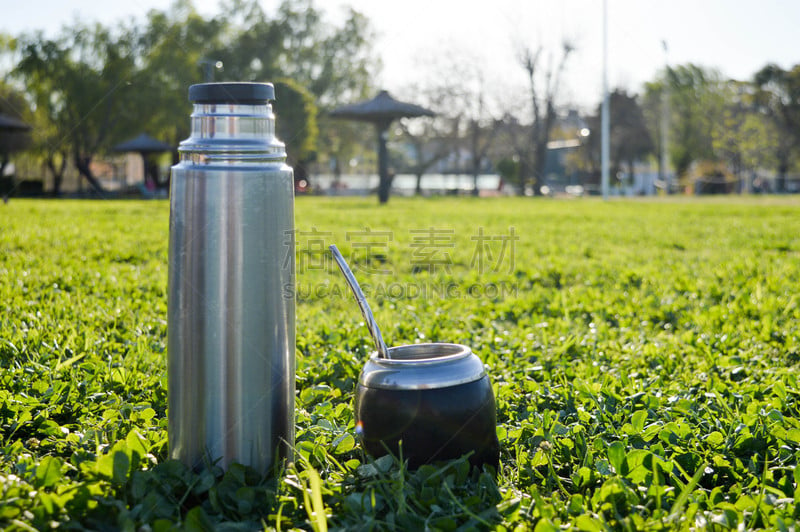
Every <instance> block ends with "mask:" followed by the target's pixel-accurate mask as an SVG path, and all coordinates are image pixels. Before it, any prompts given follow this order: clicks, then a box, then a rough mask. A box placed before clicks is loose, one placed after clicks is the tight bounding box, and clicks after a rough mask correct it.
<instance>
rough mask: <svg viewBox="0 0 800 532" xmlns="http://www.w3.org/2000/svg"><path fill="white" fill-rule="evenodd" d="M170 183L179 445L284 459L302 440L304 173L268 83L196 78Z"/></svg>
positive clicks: (198, 461)
mask: <svg viewBox="0 0 800 532" xmlns="http://www.w3.org/2000/svg"><path fill="white" fill-rule="evenodd" d="M189 99H190V100H191V101H192V102H193V104H194V110H193V112H192V117H191V122H192V129H191V135H190V137H189V138H188V139H187V140H185V141H183V142H182V143H181V145H180V148H179V152H180V162H179V163H178V164H177V165H175V166H174V167H173V168H172V174H171V183H170V223H169V280H168V283H169V284H168V291H169V296H168V297H169V300H168V386H169V389H168V398H169V399H168V405H169V412H168V420H169V421H168V423H169V446H170V455H171V457H173V458H176V459H179V460H181V461H183V462H184V463H186V464H187V465H190V466H192V467H199V466H202V465H203V464H204V463H216V464H218V465H221V466H223V467H227V466H228V465H229V464H231V463H233V462H236V463H240V464H244V465H247V466H251V467H253V468H255V469H256V470H259V471H262V472H270V471H273V470H274V469H275V468H277V467H280V464H281V462H282V460H283V459H285V458H287V457H289V456H290V453H291V450H290V449H291V446H293V444H294V388H295V360H294V356H295V302H294V180H293V175H292V169H291V168H290V167H288V166H287V165H286V163H285V158H286V154H285V150H284V145H283V144H282V143H281V142H280V141H278V140H277V139H276V138H275V121H274V115H273V114H272V108H271V106H270V104H269V101H270V100H273V99H274V88H273V87H272V85H270V84H261V83H207V84H201V85H193V86H192V87H190V89H189Z"/></svg>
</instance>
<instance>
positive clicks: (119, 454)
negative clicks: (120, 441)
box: [111, 451, 131, 486]
mask: <svg viewBox="0 0 800 532" xmlns="http://www.w3.org/2000/svg"><path fill="white" fill-rule="evenodd" d="M112 452H113V455H112V456H113V461H114V465H113V473H112V475H111V480H112V481H113V482H114V483H115V484H118V485H120V486H121V485H123V484H125V483H126V482H127V481H128V471H129V469H130V467H131V461H130V458H128V455H127V454H126V453H125V452H124V451H112Z"/></svg>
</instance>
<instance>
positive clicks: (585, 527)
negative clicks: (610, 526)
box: [575, 514, 604, 532]
mask: <svg viewBox="0 0 800 532" xmlns="http://www.w3.org/2000/svg"><path fill="white" fill-rule="evenodd" d="M575 526H576V527H578V530H581V531H583V532H602V531H603V530H604V527H603V523H602V521H598V520H597V519H595V518H594V517H592V516H590V515H586V514H583V515H579V516H578V517H576V518H575Z"/></svg>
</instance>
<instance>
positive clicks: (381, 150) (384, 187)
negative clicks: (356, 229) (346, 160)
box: [330, 90, 435, 203]
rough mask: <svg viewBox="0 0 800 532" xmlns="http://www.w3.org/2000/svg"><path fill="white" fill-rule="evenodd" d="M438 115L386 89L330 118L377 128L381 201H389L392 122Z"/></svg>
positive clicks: (379, 199) (345, 106)
mask: <svg viewBox="0 0 800 532" xmlns="http://www.w3.org/2000/svg"><path fill="white" fill-rule="evenodd" d="M434 115H435V113H434V112H433V111H431V110H430V109H426V108H425V107H422V106H420V105H416V104H413V103H407V102H401V101H399V100H396V99H394V98H393V97H392V95H391V94H389V92H388V91H385V90H382V91H381V92H380V93H378V95H377V96H376V97H374V98H373V99H371V100H367V101H365V102H359V103H354V104H350V105H343V106H342V107H339V108H337V109H334V110H333V111H331V113H330V116H332V117H334V118H343V119H345V120H359V121H362V122H370V123H372V124H374V125H375V129H376V132H377V134H378V176H379V178H380V181H379V183H378V201H379V202H380V203H386V202H387V201H389V191H390V190H391V188H392V179H391V177H390V176H389V162H388V159H389V157H388V153H387V150H386V140H387V137H388V130H389V126H390V125H391V123H392V122H393V121H394V120H396V119H398V118H414V117H418V116H434Z"/></svg>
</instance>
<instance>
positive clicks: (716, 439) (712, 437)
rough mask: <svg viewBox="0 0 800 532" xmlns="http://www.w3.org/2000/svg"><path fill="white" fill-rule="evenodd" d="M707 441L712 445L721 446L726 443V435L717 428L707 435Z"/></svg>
mask: <svg viewBox="0 0 800 532" xmlns="http://www.w3.org/2000/svg"><path fill="white" fill-rule="evenodd" d="M706 443H708V444H709V445H710V446H711V447H719V446H720V445H722V444H723V443H725V436H723V435H722V433H721V432H719V431H717V430H715V431H714V432H711V433H710V434H709V435H708V436H706Z"/></svg>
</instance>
